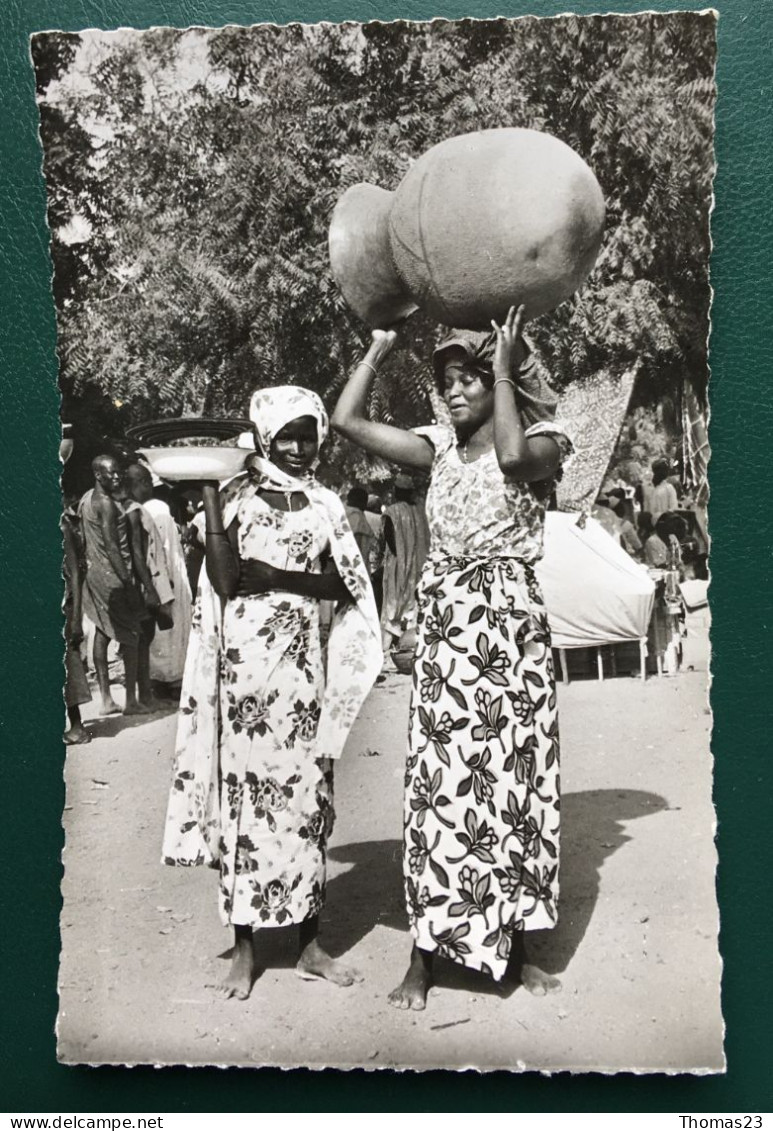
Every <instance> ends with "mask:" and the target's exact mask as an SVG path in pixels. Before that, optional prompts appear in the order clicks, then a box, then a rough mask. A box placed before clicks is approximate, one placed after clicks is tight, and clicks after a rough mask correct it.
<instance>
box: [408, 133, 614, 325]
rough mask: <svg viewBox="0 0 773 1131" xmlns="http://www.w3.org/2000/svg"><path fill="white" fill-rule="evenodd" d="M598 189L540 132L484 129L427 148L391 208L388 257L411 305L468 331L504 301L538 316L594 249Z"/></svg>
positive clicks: (575, 282)
mask: <svg viewBox="0 0 773 1131" xmlns="http://www.w3.org/2000/svg"><path fill="white" fill-rule="evenodd" d="M603 231H604V197H603V194H602V192H601V188H600V187H599V184H598V181H597V180H596V178H595V176H594V175H593V173H592V172H591V170H590V169H589V168H588V166H587V165H586V164H585V162H584V161H583V160H582V158H581V157H580V156H579V155H578V154H577V153H575V152H574V150H572V149H570V148H569V146H568V145H565V144H564V143H563V142H562V141H559V140H558V138H555V137H553V136H552V135H550V134H545V133H540V132H538V131H537V130H523V129H500V130H482V131H481V132H479V133H474V134H463V135H461V136H459V137H453V138H449V139H448V140H447V141H444V142H441V143H440V144H439V145H436V146H433V148H432V149H430V150H428V151H427V152H426V153H425V154H424V155H423V156H422V157H420V158H419V160H418V161H417V162H416V163H415V164H414V165H413V166H412V167H411V168H410V169H409V170H408V172H407V174H406V175H405V177H404V178H403V180H402V181H401V183H400V185H399V187H398V189H397V191H396V193H395V199H394V201H393V203H392V207H391V209H390V213H389V238H390V248H391V253H392V261H393V263H394V266H395V269H396V271H397V273H398V275H399V276H400V278H401V279H402V281H403V283H404V285H405V288H406V290H407V291H408V292H409V294H410V295H411V296H412V297H413V299H414V301H415V302H416V304H417V305H418V306H419V307H421V308H422V309H423V310H425V311H426V312H427V313H428V314H430V315H431V316H432V317H433V318H434V319H435V320H436V321H438V322H441V323H445V324H446V325H448V326H458V327H465V328H468V329H484V328H488V327H489V326H490V323H491V319H492V318H493V319H496V320H497V321H499V322H501V321H502V320H503V319H504V318H505V317H506V315H507V311H508V309H509V308H510V307H511V306H519V305H521V304H523V305H525V307H526V317H527V318H534V317H536V316H538V315H540V314H545V313H546V312H547V311H549V310H553V309H554V308H555V307H556V306H558V305H559V304H560V303H562V302H564V301H565V299H567V298H569V297H570V296H571V295H573V294H574V293H575V291H577V290H578V289H579V287H580V286H581V285H582V284H583V283H584V281H585V279H586V278H587V276H588V275H589V273H590V271H591V269H592V268H593V265H594V263H595V262H596V256H597V255H598V251H599V247H600V245H601V239H602V235H603Z"/></svg>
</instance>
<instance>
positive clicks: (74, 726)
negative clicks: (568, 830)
mask: <svg viewBox="0 0 773 1131" xmlns="http://www.w3.org/2000/svg"><path fill="white" fill-rule="evenodd" d="M67 718H68V721H69V723H70V725H69V727H68V728H67V730H66V731H65V732H64V736H63V737H64V741H65V743H66V744H67V746H77V744H78V743H80V742H91V735H90V734H89V732H88V731H87V730H86V728H85V726H84V725H83V722H82V721H81V709H80V707H68V708H67Z"/></svg>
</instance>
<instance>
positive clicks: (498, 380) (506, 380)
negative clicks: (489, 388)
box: [494, 377, 515, 389]
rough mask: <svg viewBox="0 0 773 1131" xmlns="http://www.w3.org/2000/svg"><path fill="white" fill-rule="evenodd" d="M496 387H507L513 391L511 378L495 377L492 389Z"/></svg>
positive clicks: (513, 385)
mask: <svg viewBox="0 0 773 1131" xmlns="http://www.w3.org/2000/svg"><path fill="white" fill-rule="evenodd" d="M497 385H509V386H510V388H511V389H514V388H515V381H513V379H512V377H497V378H496V379H495V381H494V388H496V387H497Z"/></svg>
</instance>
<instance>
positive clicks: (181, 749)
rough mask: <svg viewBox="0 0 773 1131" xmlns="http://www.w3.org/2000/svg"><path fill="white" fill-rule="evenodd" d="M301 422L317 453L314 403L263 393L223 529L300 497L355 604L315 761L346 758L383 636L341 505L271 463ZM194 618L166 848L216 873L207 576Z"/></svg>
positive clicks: (339, 638) (334, 651)
mask: <svg viewBox="0 0 773 1131" xmlns="http://www.w3.org/2000/svg"><path fill="white" fill-rule="evenodd" d="M300 416H313V417H314V419H315V420H316V422H317V435H318V437H319V440H320V444H321V443H322V441H323V440H324V439H325V437H326V436H327V432H328V427H329V425H328V417H327V413H326V412H325V408H324V406H323V404H322V401H321V400H320V399H319V397H318V396H317V395H316V393H312V392H309V391H308V390H307V389H301V388H299V387H298V386H295V385H286V386H280V387H278V388H273V389H261V390H259V391H258V392H256V393H255V394H254V396H253V397H252V401H251V403H250V419H251V420H252V422H253V425H254V426H255V431H256V433H257V436H258V441H259V443H260V446H261V449H262V452H263V455H258V456H256V457H255V459H254V460H253V461H252V466H251V467H250V469H249V470H248V471H247V472H244V473H242V474H241V475H238V476H236V478H235V479H232V480H231V481H230V482H229V483H228V484H227V485H226V486H225V487H224V488H223V490H222V491H221V505H222V508H223V521H224V523H225V525H226V527H228V526H229V525H230V524H231V522H233V520H234V518H235V517H236V516H237V514H238V511H239V508H240V506H241V505H242V504H243V503H244V501H245V500H246V499H248V498H249V497H250V494H256V493H258V492H259V491H260V490H261V489H262V488H264V487H269V488H271V489H274V490H279V491H287V492H290V491H293V492H295V491H302V492H303V493H304V495H305V496H306V497H307V499H308V501H309V509H313V510H314V511H316V512H317V514H318V515H320V516H322V518H323V519H324V521H325V524H326V526H327V529H328V531H329V538H330V552H331V555H332V558H333V560H334V562H335V564H336V568H337V569H338V573H339V574H340V576H341V579H342V580H343V582H344V584H345V585H346V588H347V589H348V590H349V593H350V594H351V597H352V600H351V601H349V602H347V603H345V604H343V603H342V604H340V605H339V606H338V608H337V609H336V611H335V614H334V616H333V621H332V624H331V627H330V634H329V637H328V644H327V665H326V668H327V673H328V677H327V680H326V685H325V692H324V695H323V697H322V703H321V709H320V717H319V724H318V727H317V735H316V747H317V750H318V752H319V753H318V756H319V757H321V758H322V757H324V758H339V757H340V756H341V754H342V752H343V748H344V745H345V743H346V739H347V736H348V734H349V731H350V730H351V728H352V725H353V723H354V721H355V719H356V718H357V714H358V712H359V710H360V707H361V706H362V704H363V702H364V700H365V697H366V696H367V694H368V692H369V691H370V689H371V687H372V686H373V683H374V682H375V679H376V676H377V675H378V673H379V671H380V670H381V665H382V663H383V654H382V651H381V632H380V625H379V616H378V612H377V610H376V602H375V600H374V598H373V589H372V587H371V584H370V580H369V577H368V572H367V569H366V568H365V563H364V562H363V560H362V556H361V554H360V551H359V549H358V547H357V543H356V542H355V540H354V535H353V534H352V532H351V529H350V527H349V523H348V521H347V518H346V512H345V510H344V507H343V504H342V502H341V500H340V499H339V498H338V496H337V495H336V494H334V493H333V492H332V491H329V490H328V489H327V488H326V487H323V486H322V485H321V484H320V483H318V482H317V481H316V479H315V478H314V475H313V472H311V473H310V474H309V476H308V478H303V479H298V478H295V477H293V476H291V475H287V474H286V473H285V472H284V471H281V470H280V469H279V468H278V467H276V466H275V465H274V464H273V463H271V462H270V461H269V460H268V459H267V458H265V457H266V456H267V455H268V454H269V453H270V451H271V441H272V440H273V438H274V436H275V435H276V434H277V432H279V431H280V429H282V428H284V426H285V424H288V423H289V422H290V421H291V420H296V419H297V418H298V417H300ZM200 577H201V579H200V582H199V594H198V604H197V609H196V614H195V615H194V621H193V625H192V628H191V636H190V643H189V646H188V655H187V657H186V662H185V674H184V676H183V686H182V693H181V699H180V702H181V708H182V709H181V712H180V719H179V724H178V730H177V743H176V750H175V769H174V779H176V780H177V781H180V780H182V781H183V782H184V783H185V790H186V793H189V795H190V797H189V801H190V805H189V811H190V812H191V813H192V814H194V817H195V819H193V820H190V821H188V822H186V825H185V829H184V832H183V833H182V835H181V830H180V825H179V821H178V820H177V815H179V811H180V809H179V806H180V799H179V797H177V798H175V803H174V805H171V804H170V810H169V814H168V816H167V827H166V835H165V838H164V849H163V858H164V860H165V861H166V862H167V863H177V864H204V863H207V864H213V863H216V862H217V859H218V855H219V835H220V792H219V758H218V753H219V750H218V734H219V704H220V691H219V671H220V653H221V650H222V648H223V605H222V602H221V601H220V599H219V598H218V596H217V594H216V593H215V591H214V589H213V588H212V585H211V583H210V581H209V578H208V576H207V571H206V569H202V571H201V575H200Z"/></svg>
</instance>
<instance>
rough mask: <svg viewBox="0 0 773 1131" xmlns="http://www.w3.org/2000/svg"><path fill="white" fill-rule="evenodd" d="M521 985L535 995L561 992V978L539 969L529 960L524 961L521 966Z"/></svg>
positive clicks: (541, 995)
mask: <svg viewBox="0 0 773 1131" xmlns="http://www.w3.org/2000/svg"><path fill="white" fill-rule="evenodd" d="M521 985H522V986H523V988H524V989H525V990H528V991H529V993H530V994H534V996H535V997H544V996H545V994H557V993H560V992H561V979H560V978H556V977H555V975H554V974H548V973H547V972H546V971H545V970H540V968H539V966H534V965H533V964H532V963H531V962H524V964H523V966H522V967H521Z"/></svg>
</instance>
